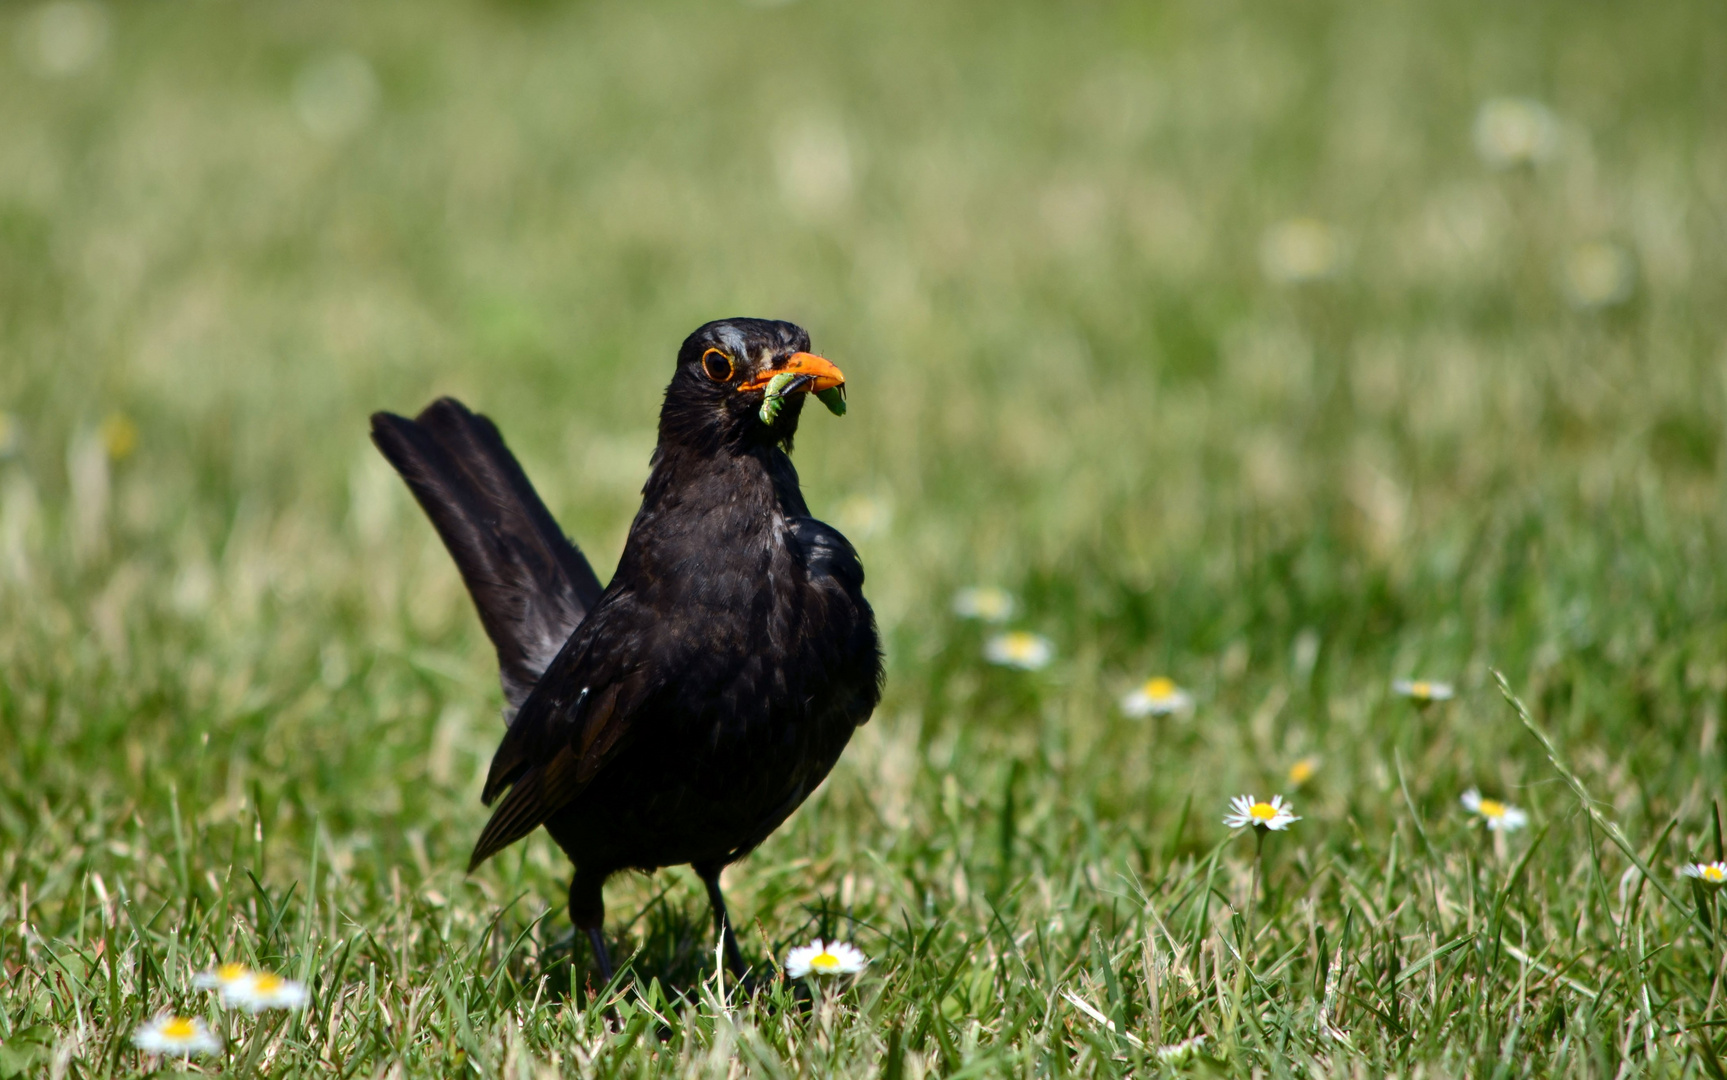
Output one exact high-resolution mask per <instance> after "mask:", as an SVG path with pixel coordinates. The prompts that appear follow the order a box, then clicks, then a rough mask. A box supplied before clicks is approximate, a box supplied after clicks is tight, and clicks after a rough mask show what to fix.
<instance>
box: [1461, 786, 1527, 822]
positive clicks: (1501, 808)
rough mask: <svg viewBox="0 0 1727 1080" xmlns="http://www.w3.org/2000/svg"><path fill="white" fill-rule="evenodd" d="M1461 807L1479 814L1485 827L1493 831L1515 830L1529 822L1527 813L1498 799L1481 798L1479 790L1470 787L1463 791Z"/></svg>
mask: <svg viewBox="0 0 1727 1080" xmlns="http://www.w3.org/2000/svg"><path fill="white" fill-rule="evenodd" d="M1462 801H1463V808H1464V809H1465V810H1467V811H1469V812H1470V813H1472V814H1479V815H1480V816H1481V819H1482V820H1483V821H1485V822H1487V827H1488V828H1489V829H1492V830H1494V831H1495V832H1497V831H1499V830H1501V829H1503V830H1504V831H1505V832H1516V831H1517V830H1518V829H1521V828H1523V826H1525V825H1527V824H1529V815H1528V814H1526V813H1524V812H1523V811H1522V810H1519V809H1518V808H1517V807H1515V806H1512V805H1511V804H1510V803H1503V802H1500V801H1499V800H1498V799H1483V798H1482V797H1481V792H1479V791H1477V790H1476V789H1475V788H1470V789H1469V790H1468V791H1465V792H1464V793H1463V800H1462Z"/></svg>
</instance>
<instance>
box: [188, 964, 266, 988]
mask: <svg viewBox="0 0 1727 1080" xmlns="http://www.w3.org/2000/svg"><path fill="white" fill-rule="evenodd" d="M251 977H252V969H251V968H249V967H247V966H246V965H245V964H223V965H221V966H220V967H217V968H215V969H213V970H210V971H200V972H199V973H198V974H196V975H194V976H192V985H193V986H195V987H197V988H198V989H200V990H221V991H224V992H226V991H227V989H228V987H230V986H233V985H234V984H236V983H240V982H244V981H245V980H247V979H250V978H251Z"/></svg>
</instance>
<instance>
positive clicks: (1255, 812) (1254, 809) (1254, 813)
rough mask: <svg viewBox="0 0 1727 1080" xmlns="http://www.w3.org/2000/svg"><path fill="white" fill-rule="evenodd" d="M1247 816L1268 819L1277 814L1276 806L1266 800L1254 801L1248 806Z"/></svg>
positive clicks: (1260, 819)
mask: <svg viewBox="0 0 1727 1080" xmlns="http://www.w3.org/2000/svg"><path fill="white" fill-rule="evenodd" d="M1247 816H1248V817H1251V818H1252V819H1253V820H1255V821H1270V820H1271V819H1272V818H1274V817H1276V816H1277V807H1275V806H1273V805H1271V804H1270V803H1268V802H1256V803H1254V804H1253V805H1252V806H1250V807H1248V810H1247Z"/></svg>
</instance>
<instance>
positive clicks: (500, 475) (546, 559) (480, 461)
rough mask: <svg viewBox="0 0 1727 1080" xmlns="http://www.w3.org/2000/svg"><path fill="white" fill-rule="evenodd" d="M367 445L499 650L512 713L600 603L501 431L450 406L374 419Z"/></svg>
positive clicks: (594, 581)
mask: <svg viewBox="0 0 1727 1080" xmlns="http://www.w3.org/2000/svg"><path fill="white" fill-rule="evenodd" d="M372 441H373V442H374V443H376V444H377V446H378V449H379V450H380V451H382V452H383V454H384V457H386V458H388V459H389V461H390V464H391V465H394V466H395V467H396V471H397V472H399V473H401V474H402V479H403V480H406V481H407V482H408V487H409V489H410V490H412V491H413V493H414V498H415V499H417V500H419V503H420V506H421V507H422V508H423V509H424V510H425V511H426V516H427V517H429V518H431V519H432V525H433V526H434V527H435V528H436V529H437V530H438V535H439V536H440V537H442V538H443V541H444V546H445V547H446V548H448V549H449V551H450V557H451V558H453V559H455V561H456V568H457V569H458V570H460V571H461V574H462V580H463V582H465V583H466V584H467V586H468V595H470V596H472V597H473V599H474V607H475V608H477V609H478V610H479V613H480V622H481V623H482V624H483V625H484V626H485V628H486V634H487V635H488V636H489V637H490V638H491V639H492V644H493V645H495V646H496V647H497V650H498V675H499V678H500V679H501V680H502V682H503V684H504V697H505V698H506V699H507V700H508V701H509V703H510V709H511V711H512V712H513V711H514V710H515V709H517V708H520V707H521V704H522V702H523V701H525V700H527V696H528V693H529V691H531V690H532V689H533V688H534V684H535V683H536V682H538V681H539V678H540V675H541V674H542V673H543V672H544V671H545V670H546V665H547V664H549V663H551V661H552V658H553V657H555V656H556V655H557V654H558V650H559V649H560V648H562V647H563V644H564V642H565V641H566V640H568V639H569V636H570V634H571V633H572V632H573V631H574V630H575V628H576V627H577V626H578V625H579V624H580V623H581V621H582V620H583V619H584V618H586V617H587V613H588V612H589V611H590V610H591V609H592V608H593V606H594V604H595V602H597V601H598V600H599V598H600V581H599V578H597V577H595V576H594V571H593V567H591V566H589V565H588V560H587V559H586V558H584V557H583V556H582V553H581V551H580V550H578V549H577V548H576V546H575V545H574V544H572V543H570V541H569V540H568V539H567V538H566V537H565V536H564V534H563V532H562V530H560V529H559V528H558V525H557V522H555V521H553V520H552V515H551V514H550V513H549V512H548V511H547V510H546V507H545V504H544V503H542V502H541V501H540V497H539V495H538V494H536V493H535V491H534V488H533V485H532V484H530V483H528V478H527V476H526V475H525V474H524V473H523V472H522V467H521V466H520V465H519V464H517V463H516V459H515V457H514V456H513V455H512V454H511V453H510V451H509V448H508V447H507V446H505V445H504V440H503V438H502V437H501V436H500V435H499V434H498V429H497V427H496V426H495V425H493V423H492V422H491V421H490V420H488V419H486V418H485V417H484V416H481V415H478V414H477V413H473V412H469V411H468V409H467V408H466V407H465V406H464V405H462V403H461V402H459V401H456V400H455V399H454V398H440V399H438V400H437V401H434V402H432V404H431V405H429V406H427V407H426V410H425V411H424V412H422V413H421V414H420V415H419V416H418V417H416V418H415V419H413V420H409V419H407V418H406V417H401V416H396V415H394V414H393V413H385V412H380V413H374V414H373V415H372Z"/></svg>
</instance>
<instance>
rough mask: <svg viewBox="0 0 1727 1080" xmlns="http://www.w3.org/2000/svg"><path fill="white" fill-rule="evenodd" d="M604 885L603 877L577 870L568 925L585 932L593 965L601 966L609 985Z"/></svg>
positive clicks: (571, 883)
mask: <svg viewBox="0 0 1727 1080" xmlns="http://www.w3.org/2000/svg"><path fill="white" fill-rule="evenodd" d="M605 883H606V877H605V875H604V874H592V873H589V872H588V871H586V870H584V869H582V868H581V867H577V868H576V876H575V878H574V879H572V880H571V881H570V921H571V922H573V923H575V924H576V929H577V930H582V931H585V932H586V933H587V935H588V942H589V943H590V944H591V945H593V947H594V962H595V963H597V964H599V965H600V976H601V977H602V978H603V979H605V980H606V981H607V982H611V981H612V974H613V972H612V957H611V954H609V953H608V952H606V935H605V928H606V898H605V894H604V893H603V892H602V891H601V888H602V886H604V885H605Z"/></svg>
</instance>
